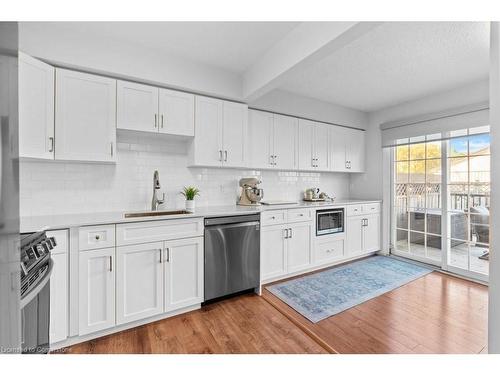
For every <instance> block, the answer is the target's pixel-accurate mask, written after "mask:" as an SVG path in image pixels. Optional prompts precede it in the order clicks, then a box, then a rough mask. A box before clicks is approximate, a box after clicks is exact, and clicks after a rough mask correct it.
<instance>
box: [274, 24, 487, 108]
mask: <svg viewBox="0 0 500 375" xmlns="http://www.w3.org/2000/svg"><path fill="white" fill-rule="evenodd" d="M488 70H489V23H487V22H389V23H385V24H382V25H381V26H379V27H378V28H376V29H374V30H373V31H371V32H369V33H367V34H365V35H363V36H362V37H361V38H359V39H357V40H355V41H354V42H352V43H351V44H349V45H347V46H346V47H344V48H342V49H341V50H339V51H337V52H335V53H333V54H332V55H330V56H329V57H327V58H325V59H324V60H322V61H320V62H318V63H316V64H315V65H313V66H310V67H308V68H307V69H305V70H303V71H301V72H299V73H298V74H297V75H295V76H294V77H293V78H292V79H290V80H289V81H288V82H287V83H285V84H284V85H282V86H281V87H280V88H281V89H283V90H286V91H290V92H293V93H296V94H300V95H304V96H308V97H311V98H316V99H320V100H324V101H328V102H333V103H336V104H340V105H344V106H347V107H351V108H356V109H360V110H363V111H373V110H378V109H381V108H385V107H389V106H392V105H396V104H399V103H402V102H405V101H408V100H413V99H417V98H421V97H423V96H426V95H428V94H434V93H437V92H440V91H445V90H449V89H452V88H455V87H458V86H461V85H464V84H467V83H469V82H472V81H475V80H479V79H482V78H486V77H488Z"/></svg>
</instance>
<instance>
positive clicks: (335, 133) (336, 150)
mask: <svg viewBox="0 0 500 375" xmlns="http://www.w3.org/2000/svg"><path fill="white" fill-rule="evenodd" d="M346 135H347V134H346V132H345V129H344V128H341V127H339V126H331V127H330V137H329V138H330V150H329V154H330V164H331V165H330V169H331V170H333V171H338V172H345V171H348V169H347V158H346V142H347V136H346Z"/></svg>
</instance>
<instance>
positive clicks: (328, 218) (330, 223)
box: [316, 208, 344, 236]
mask: <svg viewBox="0 0 500 375" xmlns="http://www.w3.org/2000/svg"><path fill="white" fill-rule="evenodd" d="M343 231H344V209H343V208H331V209H326V210H318V211H316V236H323V235H325V234H332V233H341V232H343Z"/></svg>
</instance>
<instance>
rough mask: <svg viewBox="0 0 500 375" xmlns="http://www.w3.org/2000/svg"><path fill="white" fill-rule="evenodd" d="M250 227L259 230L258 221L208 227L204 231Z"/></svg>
mask: <svg viewBox="0 0 500 375" xmlns="http://www.w3.org/2000/svg"><path fill="white" fill-rule="evenodd" d="M252 226H257V228H256V229H260V222H259V221H248V222H246V223H235V224H219V225H209V226H206V227H205V230H217V229H228V228H239V227H252Z"/></svg>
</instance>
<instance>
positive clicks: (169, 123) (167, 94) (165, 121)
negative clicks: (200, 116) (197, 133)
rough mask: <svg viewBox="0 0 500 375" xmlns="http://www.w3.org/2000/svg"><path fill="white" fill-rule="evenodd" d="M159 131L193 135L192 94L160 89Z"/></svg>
mask: <svg viewBox="0 0 500 375" xmlns="http://www.w3.org/2000/svg"><path fill="white" fill-rule="evenodd" d="M159 98H160V103H159V108H160V111H159V114H160V118H159V119H158V123H159V127H160V133H165V134H174V135H184V136H190V137H193V136H194V95H193V94H188V93H185V92H180V91H173V90H167V89H160V95H159Z"/></svg>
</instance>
